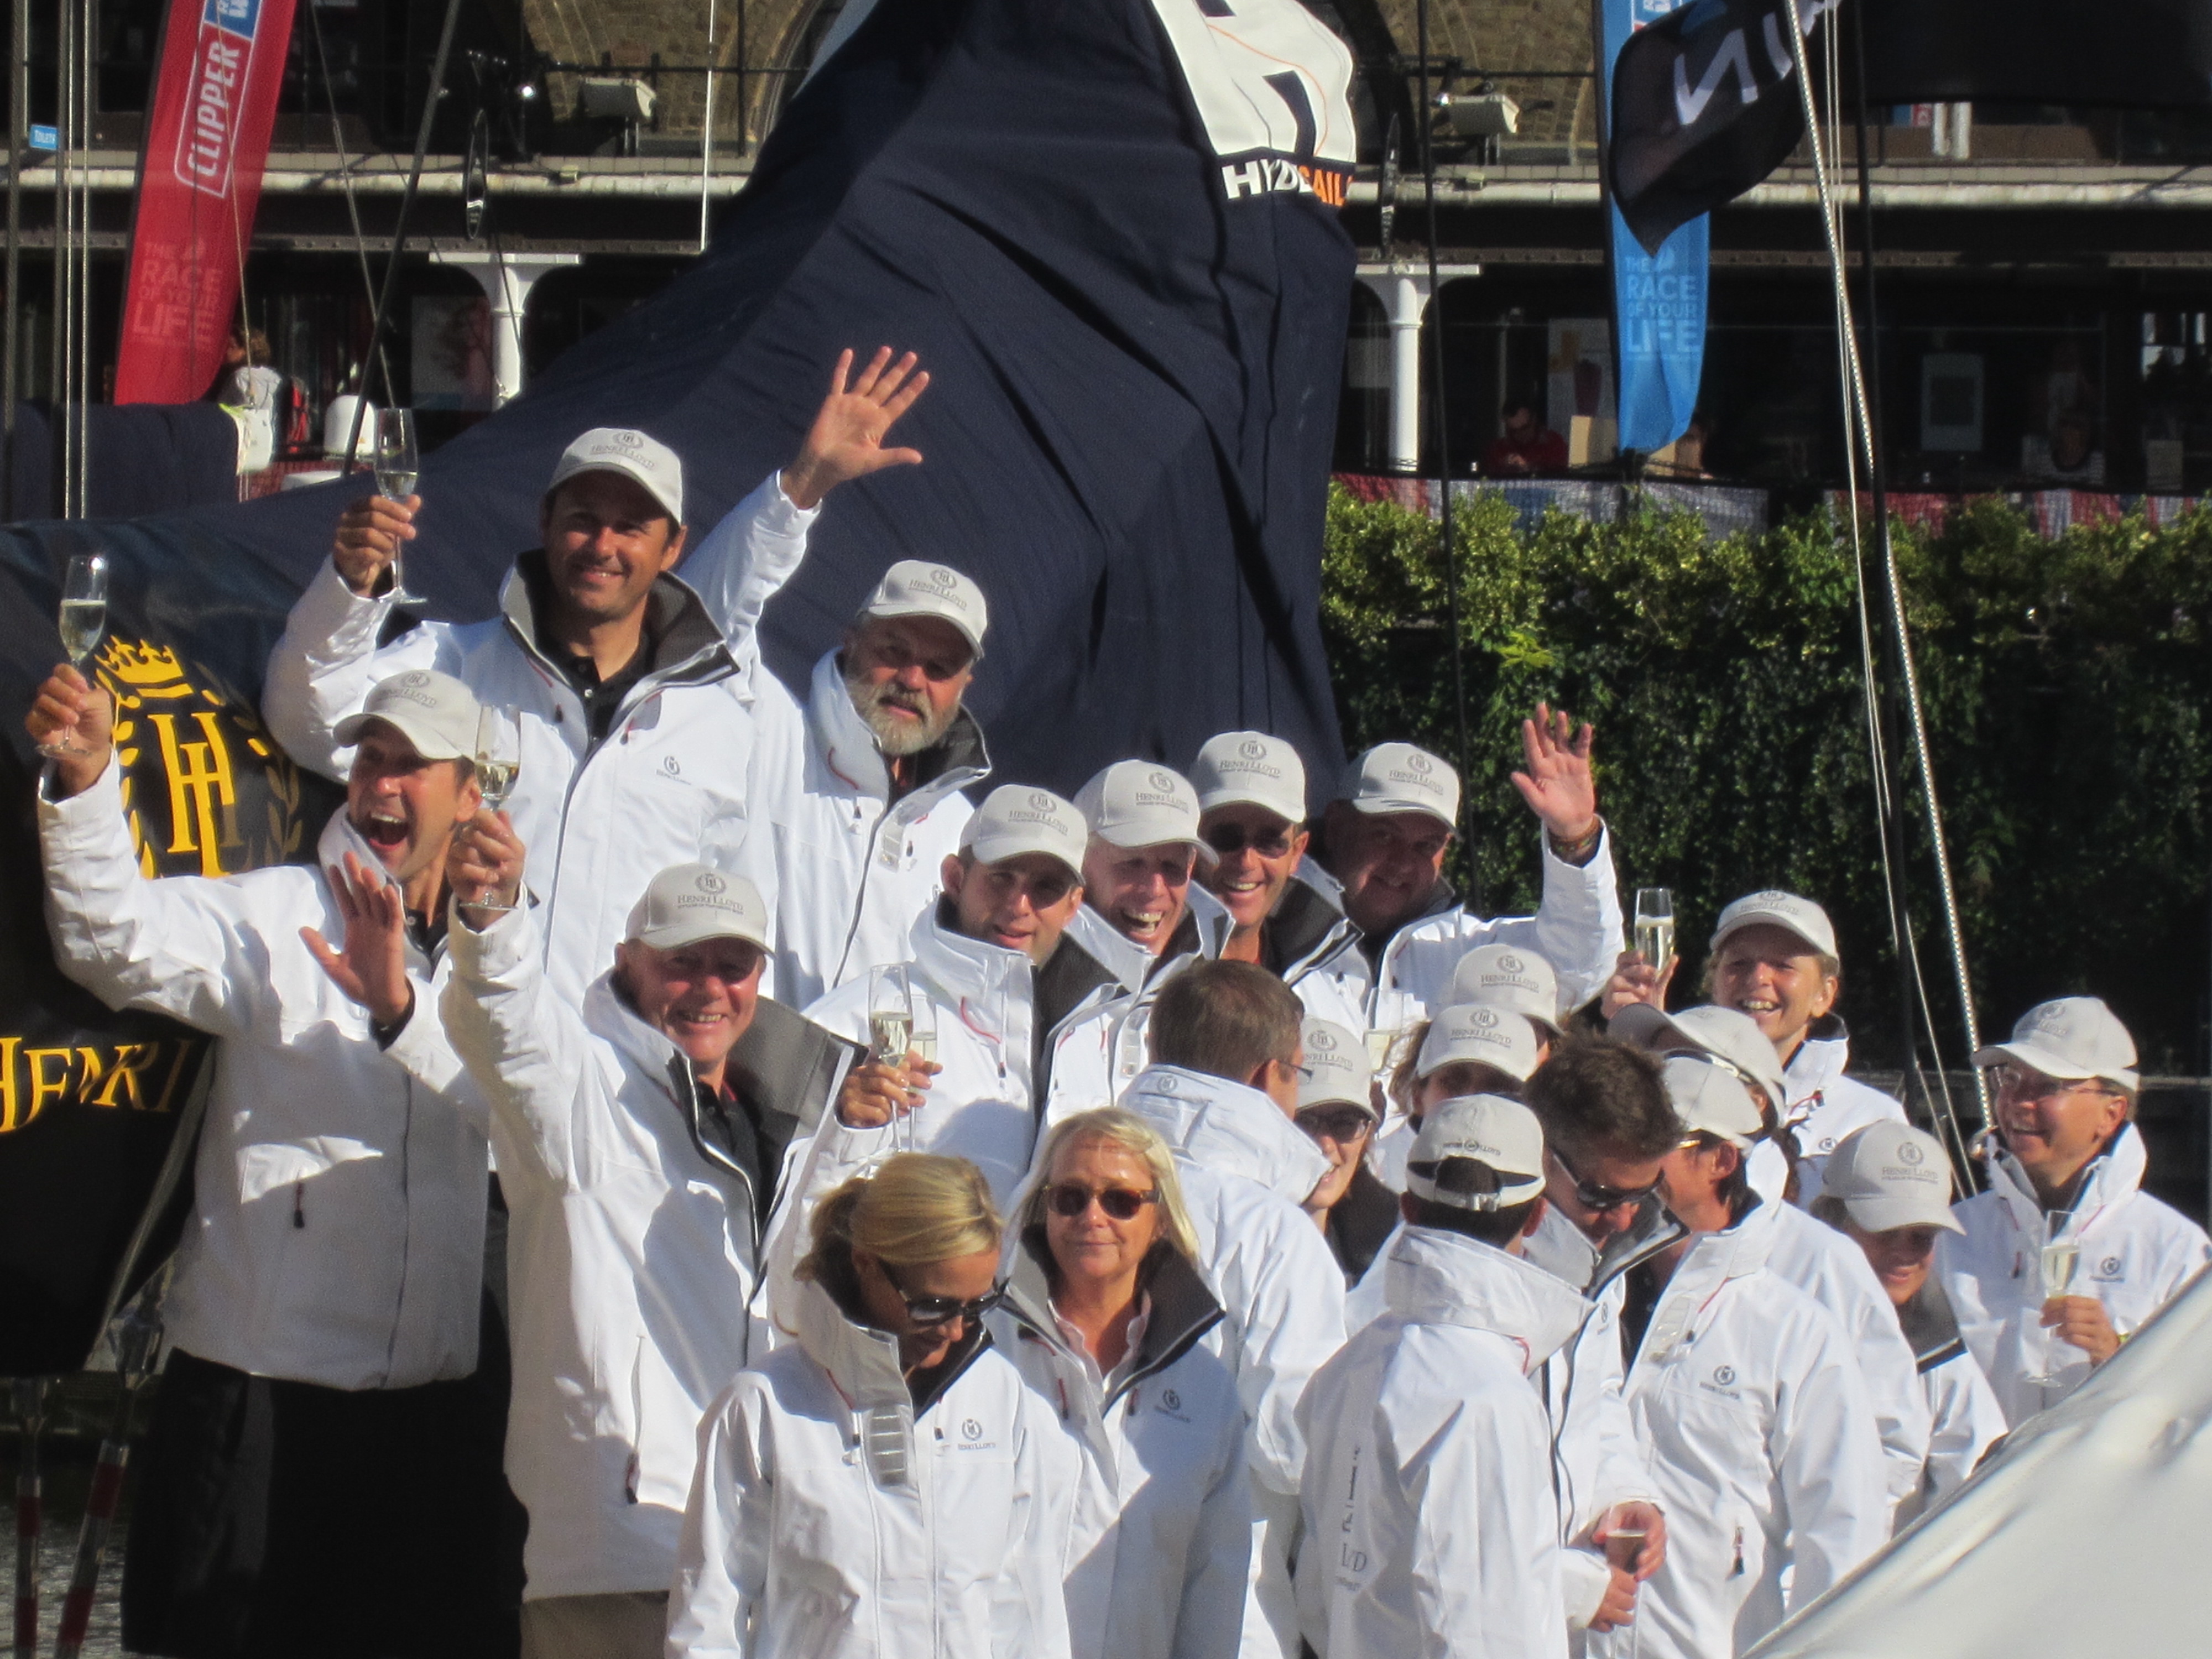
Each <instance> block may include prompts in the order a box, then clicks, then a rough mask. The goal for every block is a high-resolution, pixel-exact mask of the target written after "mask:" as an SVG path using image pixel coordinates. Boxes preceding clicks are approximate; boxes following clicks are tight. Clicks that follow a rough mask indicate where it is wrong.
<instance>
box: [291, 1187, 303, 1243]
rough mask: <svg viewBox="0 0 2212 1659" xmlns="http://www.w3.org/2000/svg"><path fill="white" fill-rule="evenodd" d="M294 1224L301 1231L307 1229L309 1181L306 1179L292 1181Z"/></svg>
mask: <svg viewBox="0 0 2212 1659" xmlns="http://www.w3.org/2000/svg"><path fill="white" fill-rule="evenodd" d="M292 1225H293V1226H295V1228H298V1229H299V1230H301V1231H306V1230H307V1182H304V1181H295V1182H293V1183H292Z"/></svg>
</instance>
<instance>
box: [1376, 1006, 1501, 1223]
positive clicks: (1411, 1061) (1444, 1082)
mask: <svg viewBox="0 0 2212 1659" xmlns="http://www.w3.org/2000/svg"><path fill="white" fill-rule="evenodd" d="M1404 1042H1405V1045H1406V1048H1407V1054H1406V1058H1405V1059H1403V1060H1401V1061H1399V1063H1398V1068H1397V1070H1396V1071H1395V1073H1392V1075H1391V1079H1390V1099H1391V1103H1392V1104H1393V1106H1394V1107H1395V1108H1396V1109H1397V1110H1398V1112H1399V1113H1401V1114H1402V1115H1397V1116H1396V1117H1395V1121H1392V1122H1389V1123H1387V1124H1386V1125H1385V1127H1383V1132H1382V1133H1381V1134H1380V1135H1378V1136H1377V1137H1376V1142H1375V1146H1374V1151H1373V1152H1372V1153H1371V1155H1370V1163H1372V1164H1374V1166H1375V1173H1376V1176H1377V1178H1378V1179H1380V1180H1381V1181H1382V1182H1383V1185H1384V1186H1386V1187H1388V1188H1390V1190H1391V1191H1393V1192H1403V1191H1404V1190H1405V1185H1406V1182H1405V1170H1406V1159H1407V1157H1408V1156H1409V1155H1410V1154H1411V1152H1412V1149H1413V1137H1414V1136H1415V1135H1417V1134H1419V1133H1420V1129H1421V1117H1422V1115H1423V1114H1424V1113H1425V1112H1426V1111H1427V1110H1428V1109H1429V1108H1430V1107H1431V1106H1433V1105H1435V1104H1436V1103H1437V1102H1438V1101H1440V1100H1450V1099H1453V1098H1454V1097H1457V1096H1460V1095H1504V1096H1505V1097H1507V1098H1508V1099H1514V1098H1517V1097H1519V1095H1520V1093H1521V1086H1522V1085H1523V1084H1525V1083H1526V1082H1528V1079H1530V1078H1531V1077H1532V1076H1534V1074H1535V1071H1536V1067H1537V1066H1538V1064H1539V1063H1540V1061H1541V1055H1542V1050H1541V1048H1539V1047H1538V1045H1537V1042H1536V1034H1535V1029H1534V1027H1533V1026H1531V1025H1530V1024H1528V1021H1527V1020H1525V1019H1522V1018H1521V1017H1520V1016H1519V1015H1517V1014H1516V1013H1513V1012H1510V1011H1509V1010H1506V1009H1501V1008H1491V1007H1485V1006H1482V1005H1481V1004H1479V1003H1468V1004H1467V1005H1465V1006H1458V1007H1450V1008H1446V1009H1444V1010H1443V1012H1440V1013H1439V1014H1437V1017H1436V1018H1434V1019H1432V1020H1430V1021H1429V1022H1428V1023H1427V1024H1424V1025H1417V1026H1415V1027H1414V1028H1413V1030H1411V1031H1408V1032H1407V1034H1406V1036H1405V1038H1404Z"/></svg>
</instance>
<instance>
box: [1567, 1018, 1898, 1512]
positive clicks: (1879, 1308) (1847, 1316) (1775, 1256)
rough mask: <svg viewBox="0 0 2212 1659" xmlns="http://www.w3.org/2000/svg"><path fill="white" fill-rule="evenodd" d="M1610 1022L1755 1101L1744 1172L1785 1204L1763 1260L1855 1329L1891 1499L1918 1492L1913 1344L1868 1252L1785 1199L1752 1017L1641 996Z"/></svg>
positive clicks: (1778, 1087) (1776, 1132) (1770, 1085)
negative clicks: (1678, 1007)
mask: <svg viewBox="0 0 2212 1659" xmlns="http://www.w3.org/2000/svg"><path fill="white" fill-rule="evenodd" d="M1610 1030H1611V1033H1612V1035H1613V1036H1616V1037H1620V1038H1621V1039H1622V1040H1624V1041H1626V1042H1634V1043H1637V1044H1638V1045H1639V1046H1640V1047H1642V1048H1645V1049H1647V1050H1648V1051H1650V1052H1651V1053H1654V1054H1662V1055H1687V1056H1692V1057H1694V1058H1696V1059H1697V1060H1699V1061H1701V1062H1703V1063H1705V1064H1707V1065H1710V1066H1712V1067H1713V1068H1714V1069H1715V1070H1716V1071H1717V1073H1720V1074H1721V1075H1722V1076H1723V1077H1724V1078H1725V1079H1727V1080H1728V1081H1729V1085H1730V1086H1731V1087H1734V1088H1735V1089H1736V1090H1737V1091H1739V1092H1741V1094H1742V1095H1743V1097H1744V1098H1745V1099H1746V1101H1747V1103H1749V1108H1750V1110H1751V1112H1752V1113H1753V1116H1755V1117H1756V1118H1757V1120H1758V1126H1757V1127H1756V1128H1754V1129H1753V1130H1750V1131H1747V1132H1746V1133H1745V1136H1744V1142H1743V1148H1742V1151H1743V1162H1744V1178H1745V1180H1746V1182H1747V1183H1748V1184H1749V1186H1750V1188H1751V1189H1752V1190H1753V1192H1755V1193H1757V1194H1759V1197H1760V1198H1762V1199H1764V1200H1766V1201H1767V1202H1768V1203H1769V1204H1770V1205H1771V1206H1773V1208H1774V1209H1775V1210H1777V1211H1778V1212H1780V1213H1778V1215H1777V1216H1776V1217H1775V1218H1774V1221H1773V1224H1772V1225H1771V1227H1770V1228H1768V1229H1767V1235H1768V1239H1767V1243H1766V1245H1765V1250H1766V1265H1767V1267H1768V1268H1769V1270H1770V1271H1771V1272H1772V1273H1775V1274H1776V1275H1777V1276H1778V1277H1779V1278H1782V1279H1788V1280H1789V1281H1790V1283H1791V1284H1793V1285H1796V1286H1797V1288H1798V1289H1800V1290H1802V1291H1804V1292H1805V1293H1806V1294H1807V1295H1808V1296H1809V1297H1812V1298H1813V1299H1814V1301H1816V1302H1818V1303H1819V1304H1820V1305H1821V1306H1822V1307H1824V1308H1826V1310H1828V1311H1829V1313H1831V1314H1832V1315H1833V1316H1835V1319H1836V1322H1838V1324H1839V1325H1841V1326H1842V1327H1843V1328H1844V1330H1845V1331H1847V1332H1848V1333H1850V1338H1851V1340H1852V1344H1853V1346H1854V1350H1855V1352H1856V1353H1857V1358H1858V1364H1859V1368H1860V1370H1862V1371H1863V1373H1864V1376H1865V1380H1866V1386H1867V1392H1868V1395H1869V1398H1870V1399H1871V1401H1873V1407H1874V1415H1875V1425H1876V1427H1877V1428H1878V1430H1879V1431H1880V1433H1881V1444H1882V1450H1883V1452H1884V1454H1885V1455H1886V1456H1887V1468H1888V1474H1889V1492H1890V1498H1891V1499H1892V1501H1893V1502H1894V1503H1898V1504H1903V1503H1905V1502H1906V1501H1907V1500H1909V1499H1911V1498H1912V1497H1913V1495H1914V1494H1915V1493H1917V1492H1918V1491H1919V1489H1920V1476H1921V1470H1922V1468H1923V1465H1924V1464H1925V1463H1926V1462H1927V1461H1928V1435H1929V1422H1928V1401H1927V1397H1926V1395H1925V1392H1924V1391H1923V1389H1922V1388H1921V1386H1920V1383H1919V1372H1918V1368H1917V1366H1916V1364H1914V1361H1913V1357H1912V1349H1911V1346H1910V1345H1909V1344H1908V1343H1907V1342H1906V1341H1905V1336H1904V1334H1903V1333H1902V1332H1901V1331H1900V1330H1899V1328H1898V1324H1897V1317H1896V1315H1895V1314H1894V1313H1893V1311H1892V1310H1891V1308H1890V1304H1889V1299H1888V1297H1887V1296H1885V1295H1884V1294H1883V1292H1882V1288H1881V1284H1880V1282H1879V1281H1878V1280H1876V1279H1875V1276H1874V1270H1873V1269H1872V1268H1870V1267H1868V1266H1867V1263H1866V1258H1865V1256H1864V1255H1863V1254H1862V1253H1861V1252H1860V1251H1858V1250H1857V1249H1853V1248H1851V1245H1850V1241H1849V1240H1847V1239H1845V1238H1844V1237H1841V1236H1839V1235H1838V1233H1836V1232H1835V1231H1833V1230H1832V1229H1831V1228H1827V1227H1824V1226H1822V1225H1820V1223H1819V1222H1817V1221H1814V1219H1813V1218H1811V1217H1810V1216H1808V1215H1807V1214H1806V1213H1805V1212H1804V1211H1802V1210H1801V1209H1799V1208H1798V1207H1797V1206H1796V1205H1794V1204H1791V1203H1790V1202H1789V1201H1788V1194H1789V1191H1790V1182H1791V1180H1792V1177H1793V1175H1794V1170H1793V1167H1792V1165H1793V1160H1792V1156H1791V1154H1792V1152H1793V1148H1792V1147H1791V1146H1790V1143H1789V1142H1788V1141H1787V1140H1786V1139H1784V1136H1783V1134H1782V1133H1781V1128H1780V1124H1779V1121H1778V1116H1777V1107H1776V1103H1777V1102H1778V1100H1780V1098H1781V1097H1782V1092H1783V1089H1784V1082H1783V1078H1782V1062H1781V1060H1779V1059H1778V1057H1777V1056H1776V1054H1775V1052H1774V1048H1773V1045H1772V1044H1771V1043H1770V1042H1767V1040H1766V1036H1765V1033H1764V1032H1763V1031H1761V1030H1759V1027H1758V1026H1757V1025H1756V1024H1753V1021H1752V1019H1751V1017H1750V1016H1749V1015H1747V1014H1740V1013H1738V1012H1736V1011H1735V1009H1733V1008H1717V1007H1713V1006H1710V1005H1708V1006H1701V1007H1697V1008H1686V1009H1684V1010H1683V1011H1682V1012H1680V1013H1678V1014H1667V1013H1663V1012H1661V1011H1660V1010H1659V1009H1657V1008H1656V1007H1654V1006H1651V1005H1650V1004H1649V1003H1637V1004H1634V1005H1632V1006H1629V1007H1626V1008H1624V1009H1622V1010H1621V1011H1620V1013H1619V1014H1618V1015H1616V1016H1615V1017H1614V1018H1613V1022H1612V1025H1611V1027H1610ZM1676 1214H1677V1215H1678V1216H1680V1212H1679V1211H1677V1212H1676ZM1683 1219H1684V1220H1687V1218H1686V1217H1683Z"/></svg>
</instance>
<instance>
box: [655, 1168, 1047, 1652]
mask: <svg viewBox="0 0 2212 1659" xmlns="http://www.w3.org/2000/svg"><path fill="white" fill-rule="evenodd" d="M1002 1231H1003V1230H1002V1227H1001V1224H1000V1219H999V1216H998V1213H997V1212H996V1211H995V1210H994V1209H993V1208H992V1205H991V1194H990V1188H989V1187H988V1186H987V1183H986V1182H984V1179H983V1177H982V1175H981V1173H980V1172H979V1171H978V1170H976V1168H975V1165H974V1164H969V1162H968V1161H967V1160H966V1159H964V1158H938V1157H933V1156H930V1155H928V1154H926V1153H919V1152H907V1153H902V1154H899V1155H897V1156H896V1157H893V1158H889V1159H887V1160H886V1161H885V1162H884V1164H881V1165H880V1166H879V1167H878V1168H877V1169H876V1170H874V1171H873V1172H872V1173H871V1174H868V1175H864V1176H855V1177H854V1179H853V1180H850V1181H848V1182H845V1183H844V1184H843V1185H842V1186H841V1187H838V1188H836V1189H835V1190H834V1191H832V1192H831V1193H829V1194H828V1195H827V1196H826V1197H825V1198H823V1200H822V1201H821V1203H820V1204H818V1205H817V1206H816V1208H815V1211H814V1214H813V1217H812V1240H813V1249H812V1250H811V1252H810V1253H809V1254H808V1255H807V1256H806V1257H805V1260H804V1261H801V1262H800V1263H799V1284H798V1285H797V1286H796V1287H795V1293H794V1294H793V1297H792V1298H791V1308H792V1314H793V1328H791V1329H790V1330H789V1331H788V1333H787V1334H789V1335H790V1336H791V1337H792V1338H793V1341H792V1342H791V1343H789V1344H788V1345H787V1346H783V1347H781V1348H779V1349H777V1350H776V1351H775V1352H774V1353H772V1354H770V1355H769V1357H768V1358H767V1359H765V1360H763V1362H762V1363H761V1364H759V1365H757V1366H755V1367H752V1368H750V1369H748V1370H744V1371H741V1372H739V1373H738V1378H737V1381H736V1382H735V1383H732V1384H731V1386H730V1388H729V1390H728V1391H727V1392H726V1394H724V1395H723V1396H722V1398H721V1400H720V1401H719V1402H717V1404H716V1406H715V1407H714V1410H713V1411H712V1412H711V1413H708V1418H707V1422H706V1425H705V1427H704V1429H703V1431H702V1435H703V1440H702V1447H701V1456H700V1460H699V1472H698V1475H697V1477H696V1480H695V1481H694V1483H693V1486H692V1488H691V1501H690V1506H689V1508H688V1510H687V1512H686V1514H685V1516H684V1541H683V1545H682V1547H681V1548H680V1550H679V1552H678V1565H677V1582H676V1589H675V1592H674V1594H673V1595H672V1596H671V1598H670V1606H669V1623H668V1651H669V1652H670V1654H671V1655H690V1656H698V1659H706V1656H717V1659H719V1656H730V1659H739V1656H743V1659H780V1656H786V1655H788V1656H793V1659H798V1656H805V1659H833V1656H854V1659H859V1656H862V1655H865V1656H867V1659H983V1656H992V1659H1058V1656H1064V1655H1066V1653H1067V1651H1068V1645H1067V1620H1066V1605H1065V1603H1064V1601H1063V1600H1062V1595H1061V1589H1060V1578H1061V1574H1062V1571H1063V1569H1064V1566H1065V1560H1066V1541H1067V1529H1068V1524H1069V1506H1070V1504H1072V1502H1073V1494H1074V1486H1075V1481H1076V1458H1075V1456H1074V1455H1073V1449H1072V1448H1070V1447H1069V1445H1068V1444H1067V1443H1066V1437H1065V1436H1064V1435H1062V1434H1061V1433H1060V1431H1059V1430H1058V1429H1057V1428H1056V1427H1055V1426H1054V1423H1053V1420H1052V1414H1051V1413H1050V1412H1048V1410H1047V1409H1045V1407H1044V1406H1043V1403H1042V1401H1040V1400H1039V1399H1038V1398H1037V1397H1036V1395H1034V1394H1033V1393H1031V1392H1030V1390H1029V1389H1027V1388H1025V1387H1024V1385H1023V1383H1022V1380H1021V1378H1020V1376H1018V1375H1017V1374H1016V1372H1015V1370H1014V1369H1013V1367H1012V1365H1010V1364H1008V1363H1007V1362H1006V1359H1005V1358H1003V1357H1002V1356H1001V1355H1000V1354H999V1353H998V1352H995V1351H994V1349H993V1347H992V1345H991V1337H990V1334H989V1333H988V1331H987V1329H986V1328H985V1327H984V1325H983V1323H982V1316H983V1315H984V1314H985V1313H986V1312H987V1311H988V1310H990V1309H992V1308H994V1307H995V1306H996V1305H997V1304H998V1303H999V1301H1000V1297H1002V1295H1003V1294H1004V1292H1003V1291H1002V1290H1001V1288H1000V1285H999V1284H998V1282H997V1273H998V1267H999V1257H1000V1243H1001V1235H1002ZM742 1313H743V1310H732V1316H737V1317H741V1316H742Z"/></svg>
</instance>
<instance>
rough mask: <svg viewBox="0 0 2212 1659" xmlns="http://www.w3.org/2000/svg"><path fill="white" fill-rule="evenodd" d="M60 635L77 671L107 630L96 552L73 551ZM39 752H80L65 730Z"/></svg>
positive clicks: (102, 571)
mask: <svg viewBox="0 0 2212 1659" xmlns="http://www.w3.org/2000/svg"><path fill="white" fill-rule="evenodd" d="M58 623H59V625H60V629H61V635H62V650H63V652H64V653H66V654H67V656H68V658H69V659H70V666H71V667H73V668H75V669H76V670H77V671H79V672H80V673H82V671H83V670H84V665H85V664H86V663H88V662H89V661H90V660H91V659H92V653H94V651H95V650H97V649H99V647H100V635H103V634H105V633H106V631H107V561H106V558H105V557H103V556H101V555H100V554H98V553H72V554H71V555H70V562H69V570H68V572H67V574H64V576H63V578H62V599H61V609H60V614H59V617H58ZM39 752H40V754H42V755H74V754H78V753H81V752H82V750H79V749H78V748H77V747H76V744H73V743H71V742H70V734H69V733H68V732H61V733H59V734H58V735H57V736H56V737H55V738H54V739H53V740H52V742H50V743H42V744H40V745H39Z"/></svg>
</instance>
